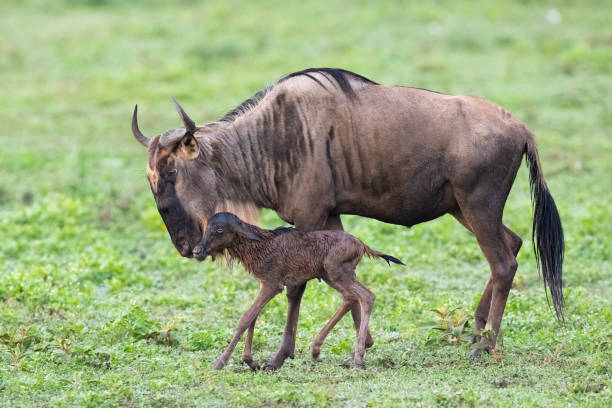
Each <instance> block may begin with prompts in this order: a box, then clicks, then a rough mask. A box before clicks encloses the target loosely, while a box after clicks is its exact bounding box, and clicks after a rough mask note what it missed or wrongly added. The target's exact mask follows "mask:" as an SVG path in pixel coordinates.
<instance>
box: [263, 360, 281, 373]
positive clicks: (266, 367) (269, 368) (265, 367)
mask: <svg viewBox="0 0 612 408" xmlns="http://www.w3.org/2000/svg"><path fill="white" fill-rule="evenodd" d="M279 368H280V366H277V365H275V364H274V363H272V362H271V361H266V362H265V363H263V366H261V370H262V371H276V370H278V369H279Z"/></svg>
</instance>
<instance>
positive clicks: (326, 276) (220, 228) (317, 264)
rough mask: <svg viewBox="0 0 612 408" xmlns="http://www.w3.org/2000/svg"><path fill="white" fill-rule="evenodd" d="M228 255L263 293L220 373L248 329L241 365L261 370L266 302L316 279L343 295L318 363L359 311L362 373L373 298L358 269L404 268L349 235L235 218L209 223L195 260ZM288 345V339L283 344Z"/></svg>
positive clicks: (319, 339)
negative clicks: (380, 263)
mask: <svg viewBox="0 0 612 408" xmlns="http://www.w3.org/2000/svg"><path fill="white" fill-rule="evenodd" d="M224 251H226V252H227V253H228V254H229V256H230V258H232V259H234V260H237V261H239V262H240V263H242V265H243V266H244V268H245V269H246V270H247V271H248V272H250V273H251V274H253V276H254V277H255V278H256V279H257V280H258V281H259V284H260V291H259V294H258V296H257V299H256V301H255V303H253V305H252V306H251V307H250V308H249V309H248V310H247V311H246V312H245V313H244V314H243V315H242V317H241V318H240V322H239V323H238V327H237V328H236V333H235V336H234V338H233V339H232V341H231V342H230V344H229V346H228V347H227V349H226V350H225V352H224V353H223V354H222V355H221V356H220V357H219V359H218V360H217V362H216V363H215V365H214V368H215V369H221V368H223V367H224V366H225V365H226V364H227V362H228V360H229V358H230V356H231V354H232V352H233V350H234V348H235V346H236V344H237V342H238V341H239V340H240V338H241V336H242V334H243V333H244V332H245V331H246V330H247V328H248V330H249V332H248V334H247V340H246V343H245V348H244V352H243V354H242V361H243V362H245V363H246V364H248V365H249V366H250V367H251V368H252V369H254V370H255V369H258V368H259V363H257V362H256V361H254V360H253V357H252V355H251V342H252V338H253V330H254V327H255V321H256V319H257V316H258V315H259V313H260V312H261V310H262V309H263V307H264V306H265V305H266V304H267V302H269V301H270V300H271V299H272V298H273V297H274V296H276V295H277V294H279V293H280V292H282V290H283V289H284V288H285V287H287V288H288V290H293V289H294V288H296V287H300V286H302V285H304V284H305V283H306V282H308V281H309V280H311V279H315V278H316V279H319V280H323V281H325V282H326V283H327V284H329V285H330V286H331V287H333V288H334V289H336V290H337V291H339V292H340V293H341V294H342V300H343V302H342V305H341V306H340V308H339V309H338V311H337V312H336V314H335V315H334V316H333V317H332V319H331V320H330V321H329V323H328V324H327V325H326V326H325V327H324V328H323V329H322V330H321V332H319V334H317V336H316V337H315V341H314V344H313V348H312V357H313V359H315V360H316V359H317V358H318V356H319V353H320V350H321V345H322V344H323V342H324V340H325V337H326V336H327V334H328V333H329V332H330V331H331V329H332V328H333V327H334V326H335V324H336V323H337V322H338V321H339V320H340V319H341V318H342V317H343V316H344V315H345V314H346V313H347V312H348V311H349V310H351V309H353V308H354V307H355V306H358V307H359V309H360V316H361V319H360V320H355V321H354V323H355V329H356V331H357V341H356V343H355V350H354V353H353V358H354V362H355V366H356V367H363V357H364V354H365V349H366V348H367V347H370V346H371V345H372V343H373V342H372V339H371V336H370V334H369V330H368V324H369V320H370V314H371V311H372V306H373V304H374V294H373V293H372V292H371V291H369V290H368V289H367V288H366V287H365V286H363V285H362V284H361V283H359V282H358V281H357V278H356V276H355V268H356V266H357V264H358V263H359V261H360V260H361V258H362V257H363V255H364V254H367V255H368V256H371V257H380V258H383V259H385V260H387V262H389V261H391V262H395V263H400V264H401V262H400V261H399V260H397V259H396V258H394V257H392V256H389V255H385V254H383V253H381V252H378V251H375V250H373V249H371V248H369V247H368V246H366V245H365V244H364V243H363V242H361V241H360V240H359V239H357V238H355V237H354V236H352V235H349V234H347V233H345V232H344V231H339V230H335V231H314V232H303V231H298V230H296V229H293V228H282V229H277V230H274V231H271V230H265V229H261V228H258V227H256V226H254V225H251V224H247V223H245V222H243V221H242V220H240V219H239V218H238V217H236V216H235V215H233V214H231V213H219V214H216V215H214V216H213V217H212V218H211V220H210V221H209V222H208V225H207V229H206V233H205V235H204V238H202V241H201V242H200V243H199V244H198V245H197V246H196V247H195V248H194V255H195V257H196V258H197V259H198V260H204V259H205V258H206V257H207V256H208V255H211V256H213V258H214V256H216V255H217V254H220V253H223V252H224ZM283 341H288V339H287V338H284V339H283ZM284 347H287V345H285V346H284ZM282 348H283V346H281V349H282ZM263 368H264V369H266V368H270V369H275V368H277V367H276V365H275V364H274V362H272V363H266V364H264V367H263Z"/></svg>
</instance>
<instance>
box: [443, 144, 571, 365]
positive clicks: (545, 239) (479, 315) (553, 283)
mask: <svg viewBox="0 0 612 408" xmlns="http://www.w3.org/2000/svg"><path fill="white" fill-rule="evenodd" d="M518 153H520V154H518ZM523 155H525V156H526V159H527V162H528V165H529V170H530V184H531V190H532V196H533V200H534V207H535V210H534V219H533V232H532V237H533V241H534V242H533V245H534V249H535V253H536V258H537V261H538V262H539V263H540V264H541V265H542V268H541V269H542V275H543V277H544V282H545V284H546V285H547V286H548V288H549V290H550V292H551V295H552V299H553V303H554V305H555V310H556V311H557V315H558V317H559V318H560V319H563V314H562V306H563V294H562V282H561V278H560V273H561V272H560V269H561V264H562V262H563V230H562V227H561V224H560V220H559V216H558V213H557V210H556V207H555V205H554V201H553V199H552V196H551V195H550V193H549V191H548V187H547V186H546V183H545V182H544V179H543V177H542V173H541V168H540V163H539V159H538V156H537V150H536V147H535V143H534V142H533V139H532V138H530V139H529V140H528V141H527V143H526V144H525V147H524V150H523V151H522V152H517V154H508V153H506V155H505V157H503V158H502V157H500V156H498V157H492V158H491V160H492V161H494V162H495V161H496V162H495V164H497V166H500V167H497V168H501V169H503V172H496V171H478V169H475V170H473V171H469V172H465V173H463V174H461V173H459V176H458V177H457V178H456V179H455V180H454V184H453V191H454V196H455V200H456V202H457V209H455V210H454V211H452V212H451V213H452V214H453V215H454V216H455V218H457V220H458V221H459V222H461V224H463V225H464V226H465V227H466V228H467V229H468V230H470V231H471V232H472V233H473V234H474V235H475V237H476V239H477V241H478V244H479V246H480V248H481V250H482V252H483V254H484V255H485V257H486V259H487V261H488V262H489V266H490V268H491V278H490V279H489V282H488V283H487V286H486V288H485V290H484V292H483V295H482V298H481V300H480V302H479V304H478V307H477V309H476V313H475V320H476V329H477V330H482V329H483V328H485V326H487V325H488V326H490V327H491V329H492V330H493V331H494V333H495V334H497V333H499V328H500V325H501V320H502V316H503V313H504V309H505V306H506V301H507V299H508V294H509V292H510V288H511V286H512V280H513V279H514V274H515V273H516V269H517V266H518V264H517V262H516V255H517V253H518V251H519V250H520V247H521V244H522V240H521V239H520V237H519V236H518V235H516V234H515V233H514V232H512V231H511V230H510V229H509V228H508V227H506V226H505V225H504V224H503V223H502V215H503V210H504V205H505V202H506V199H507V197H508V194H509V192H510V188H511V186H512V183H513V182H514V178H515V177H516V172H517V171H518V167H519V166H520V162H521V159H522V157H523ZM486 164H487V166H486V167H487V168H489V169H495V168H496V166H495V165H494V164H492V163H486ZM476 339H477V340H478V338H476ZM480 340H481V341H483V342H485V343H486V347H485V349H486V350H490V349H491V348H492V347H494V346H495V339H494V338H488V339H484V338H482V339H480ZM479 353H480V351H479V350H474V351H473V352H472V356H477V355H478V354H479Z"/></svg>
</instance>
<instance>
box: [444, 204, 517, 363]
mask: <svg viewBox="0 0 612 408" xmlns="http://www.w3.org/2000/svg"><path fill="white" fill-rule="evenodd" d="M452 215H453V216H454V217H455V218H456V219H457V221H459V222H460V223H461V224H462V225H463V226H464V227H465V228H466V229H468V230H469V231H470V232H472V233H473V232H474V230H473V228H472V226H471V225H470V224H469V223H468V222H467V220H466V219H465V217H464V216H463V214H462V213H461V210H456V211H453V212H452ZM502 229H503V235H504V240H505V243H506V245H507V246H508V247H510V249H511V251H512V254H513V255H514V257H515V258H516V256H517V254H518V252H519V250H520V249H521V246H522V244H523V240H522V239H521V237H519V236H518V235H517V234H516V233H514V232H513V231H512V230H511V229H510V228H508V227H507V226H505V225H503V224H502ZM492 292H493V283H492V279H489V281H488V282H487V286H486V287H485V290H484V291H483V293H482V297H481V298H480V301H479V302H478V306H477V307H476V312H475V313H474V320H475V329H476V331H481V330H482V329H484V328H485V326H486V324H487V318H488V315H489V309H490V307H491V295H492ZM480 340H481V337H480V336H474V343H476V342H478V341H480ZM481 352H482V349H480V348H476V349H474V350H472V353H471V356H472V357H477V356H479V355H480V353H481Z"/></svg>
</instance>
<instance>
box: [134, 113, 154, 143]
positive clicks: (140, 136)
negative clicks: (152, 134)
mask: <svg viewBox="0 0 612 408" xmlns="http://www.w3.org/2000/svg"><path fill="white" fill-rule="evenodd" d="M137 116H138V105H136V106H134V114H133V115H132V133H133V134H134V137H135V138H136V140H138V141H139V142H140V144H141V145H143V146H144V147H149V143H151V139H149V138H148V137H146V136H145V135H143V134H142V132H141V131H140V129H138V118H137Z"/></svg>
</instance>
